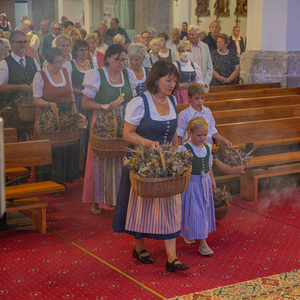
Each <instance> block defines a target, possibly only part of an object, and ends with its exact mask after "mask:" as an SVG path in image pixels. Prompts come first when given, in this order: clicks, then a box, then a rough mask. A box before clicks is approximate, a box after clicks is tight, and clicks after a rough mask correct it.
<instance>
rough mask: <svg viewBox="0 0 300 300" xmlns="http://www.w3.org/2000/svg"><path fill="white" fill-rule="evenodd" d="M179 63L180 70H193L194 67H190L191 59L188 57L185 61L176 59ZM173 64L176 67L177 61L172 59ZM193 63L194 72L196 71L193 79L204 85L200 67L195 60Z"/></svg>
mask: <svg viewBox="0 0 300 300" xmlns="http://www.w3.org/2000/svg"><path fill="white" fill-rule="evenodd" d="M177 61H178V62H179V63H180V65H181V71H182V72H193V71H194V68H193V67H192V64H191V62H192V61H191V60H190V59H189V60H188V62H187V63H185V62H182V61H181V60H177ZM173 64H174V65H175V67H176V68H177V69H178V66H177V62H176V61H174V62H173ZM193 64H194V67H195V72H196V78H195V81H196V82H197V83H200V84H203V85H204V82H203V75H202V71H201V68H200V67H199V66H198V64H196V63H195V62H193Z"/></svg>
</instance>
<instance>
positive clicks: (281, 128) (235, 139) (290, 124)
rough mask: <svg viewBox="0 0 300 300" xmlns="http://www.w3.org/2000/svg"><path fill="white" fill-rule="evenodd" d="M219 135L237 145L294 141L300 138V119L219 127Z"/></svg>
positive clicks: (252, 122)
mask: <svg viewBox="0 0 300 300" xmlns="http://www.w3.org/2000/svg"><path fill="white" fill-rule="evenodd" d="M216 127H217V130H218V132H219V134H221V135H222V136H224V137H225V138H226V139H228V140H229V141H231V142H232V143H233V144H234V145H236V144H247V143H255V142H266V141H274V140H283V139H292V138H297V137H299V136H300V117H293V118H283V119H274V120H260V121H250V122H243V123H231V124H221V125H217V126H216Z"/></svg>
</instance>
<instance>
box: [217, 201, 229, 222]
mask: <svg viewBox="0 0 300 300" xmlns="http://www.w3.org/2000/svg"><path fill="white" fill-rule="evenodd" d="M229 210H230V205H228V204H227V205H226V204H223V205H222V206H220V207H217V208H215V218H216V220H217V221H219V220H223V219H224V218H225V217H226V216H227V214H228V212H229Z"/></svg>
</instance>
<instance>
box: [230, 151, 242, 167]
mask: <svg viewBox="0 0 300 300" xmlns="http://www.w3.org/2000/svg"><path fill="white" fill-rule="evenodd" d="M231 149H232V150H233V151H235V152H236V154H237V155H238V157H239V158H240V162H241V166H242V165H243V160H242V158H241V155H240V153H239V151H237V150H236V149H234V148H233V147H232V148H231Z"/></svg>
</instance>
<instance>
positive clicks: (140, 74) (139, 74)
mask: <svg viewBox="0 0 300 300" xmlns="http://www.w3.org/2000/svg"><path fill="white" fill-rule="evenodd" d="M132 71H133V70H132ZM133 73H134V74H135V75H137V76H142V75H144V71H143V70H142V73H137V72H135V71H133Z"/></svg>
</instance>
